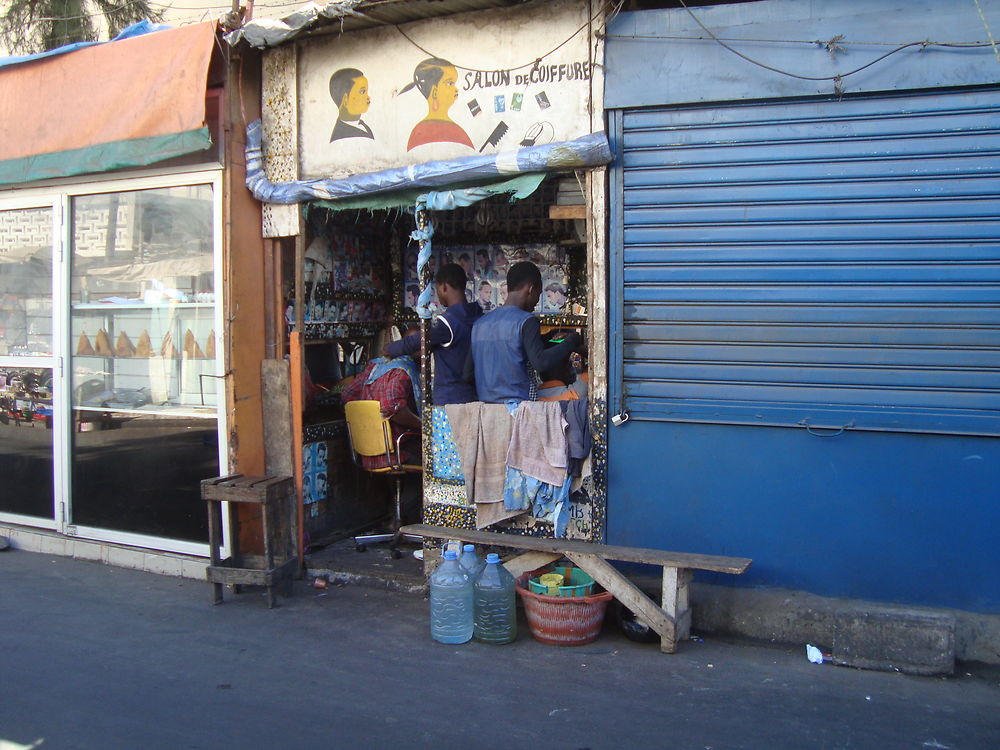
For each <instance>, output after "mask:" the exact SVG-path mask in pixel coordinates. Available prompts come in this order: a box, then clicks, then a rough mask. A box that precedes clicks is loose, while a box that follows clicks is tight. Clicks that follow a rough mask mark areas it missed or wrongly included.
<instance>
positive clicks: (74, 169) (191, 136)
mask: <svg viewBox="0 0 1000 750" xmlns="http://www.w3.org/2000/svg"><path fill="white" fill-rule="evenodd" d="M211 145H212V137H211V136H210V135H209V133H208V128H207V127H202V128H198V129H197V130H188V131H185V132H183V133H172V134H170V135H156V136H149V137H146V138H131V139H129V140H124V141H113V142H111V143H101V144H99V145H97V146H87V147H86V148H75V149H70V150H68V151H55V152H52V153H48V154H36V155H34V156H25V157H21V158H19V159H7V160H5V161H0V184H12V183H21V182H33V181H35V180H47V179H50V178H52V177H70V176H72V175H78V174H96V173H98V172H109V171H111V170H113V169H123V168H125V167H142V166H145V165H147V164H155V163H156V162H160V161H164V160H166V159H172V158H173V157H175V156H181V155H183V154H190V153H193V152H195V151H204V150H205V149H207V148H209V147H210V146H211Z"/></svg>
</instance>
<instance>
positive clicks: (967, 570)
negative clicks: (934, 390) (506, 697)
mask: <svg viewBox="0 0 1000 750" xmlns="http://www.w3.org/2000/svg"><path fill="white" fill-rule="evenodd" d="M610 459H611V460H610V467H609V473H610V477H609V486H610V500H609V509H608V539H609V541H611V542H612V543H614V544H627V545H635V546H641V547H653V548H659V549H673V550H681V551H690V552H700V553H709V554H718V555H735V556H741V557H750V558H753V561H754V562H753V566H752V567H751V568H750V570H749V571H748V572H747V573H746V574H744V575H743V576H740V577H739V579H738V580H737V579H734V578H733V577H732V576H722V575H718V576H715V577H714V578H713V579H712V582H714V583H720V584H724V585H733V584H734V583H735V584H737V585H741V586H781V587H785V588H791V589H801V590H805V591H810V592H813V593H817V594H822V595H825V596H838V597H854V598H865V599H872V600H876V601H892V602H903V603H907V604H916V605H930V606H941V607H959V608H962V609H968V610H972V611H978V612H987V613H1000V579H998V578H997V576H996V575H994V566H993V564H992V561H993V560H995V558H996V539H995V533H994V531H995V529H996V528H997V524H998V523H1000V503H998V502H997V492H996V488H997V487H998V486H1000V439H997V438H981V437H955V436H943V435H901V434H890V433H874V432H861V431H857V432H851V431H847V432H844V433H843V434H842V435H838V436H836V437H829V438H826V437H817V436H814V435H810V434H809V433H807V432H806V431H805V430H801V429H800V430H793V429H786V428H780V427H772V428H767V427H746V426H735V425H707V424H683V423H669V422H641V421H629V422H628V423H627V424H626V425H624V426H623V427H622V428H620V430H618V431H615V430H612V435H611V457H610ZM650 465H655V466H656V467H657V468H656V475H655V477H654V478H649V476H648V473H647V470H646V467H648V466H650ZM637 477H643V478H645V479H644V481H636V478H637ZM705 580H709V578H708V577H706V579H705Z"/></svg>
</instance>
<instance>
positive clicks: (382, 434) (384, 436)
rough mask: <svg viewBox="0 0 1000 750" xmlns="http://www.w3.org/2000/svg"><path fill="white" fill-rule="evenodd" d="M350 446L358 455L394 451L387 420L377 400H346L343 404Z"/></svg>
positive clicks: (372, 454) (382, 453) (383, 453)
mask: <svg viewBox="0 0 1000 750" xmlns="http://www.w3.org/2000/svg"><path fill="white" fill-rule="evenodd" d="M344 415H345V416H346V417H347V430H348V433H349V435H350V438H351V447H352V448H353V449H354V452H355V453H357V454H358V455H359V456H384V455H385V454H386V451H387V450H388V452H389V453H395V452H396V450H395V446H394V445H393V443H392V432H391V431H390V429H389V420H388V419H386V418H385V417H383V416H382V407H381V406H380V404H379V402H378V401H348V402H347V403H346V404H344Z"/></svg>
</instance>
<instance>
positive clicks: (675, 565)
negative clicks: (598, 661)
mask: <svg viewBox="0 0 1000 750" xmlns="http://www.w3.org/2000/svg"><path fill="white" fill-rule="evenodd" d="M401 531H402V532H404V533H406V534H415V535H417V536H423V537H430V538H434V539H457V540H459V541H461V542H468V543H470V544H480V545H489V546H494V547H509V548H513V549H519V550H526V552H525V553H524V554H522V555H519V556H518V557H515V558H514V559H512V560H509V561H507V562H505V563H504V566H505V567H506V568H507V569H508V570H509V571H510V572H511V573H512V574H513V575H514V576H515V577H517V576H519V575H521V574H522V573H524V572H527V571H529V570H536V569H538V568H540V567H542V566H543V565H547V564H549V563H550V562H553V561H554V560H558V559H559V558H561V557H566V558H569V560H571V561H572V562H573V563H574V564H576V565H577V566H578V567H579V568H582V569H583V570H584V571H585V572H586V573H588V574H589V575H590V576H591V577H592V578H593V579H594V580H595V581H597V582H598V583H599V584H601V586H603V587H604V588H605V589H606V590H607V591H609V592H611V595H612V596H614V597H615V598H616V599H617V600H618V601H620V602H621V603H622V604H623V605H625V606H626V607H628V608H629V609H630V610H632V611H633V612H634V613H635V614H636V615H637V616H638V617H639V618H641V619H642V621H643V622H645V623H646V624H648V625H649V626H650V628H652V629H653V630H654V631H655V632H656V634H657V635H659V636H660V650H661V651H662V652H663V653H665V654H672V653H674V652H675V651H677V642H678V641H682V640H685V639H686V638H687V637H688V635H689V633H690V629H691V609H690V607H689V605H688V585H689V584H690V582H691V572H692V571H694V570H711V571H714V572H716V573H731V574H733V575H739V574H741V573H744V572H746V570H747V568H749V567H750V563H751V562H752V561H751V560H750V559H748V558H745V557H720V556H718V555H694V554H689V553H687V552H664V551H662V550H655V549H642V548H640V547H618V546H614V545H608V544H596V543H593V542H583V541H578V540H575V539H547V538H543V537H534V536H518V535H514V534H498V533H497V532H495V531H471V530H468V529H452V528H448V527H445V526H429V525H427V524H411V525H409V526H404V527H403V528H402V529H401ZM608 560H618V561H619V562H631V563H645V564H647V565H659V566H661V567H662V568H663V587H662V597H663V598H662V600H661V601H662V603H661V606H657V605H656V603H655V602H654V601H653V600H652V599H650V598H649V597H648V596H646V594H645V593H644V592H643V591H642V590H641V589H639V587H638V586H636V585H635V584H634V583H632V582H631V581H630V580H629V579H628V578H626V577H625V576H624V575H622V574H621V573H619V572H618V571H617V570H616V569H615V568H614V567H613V566H612V565H611V564H610V563H609V562H608Z"/></svg>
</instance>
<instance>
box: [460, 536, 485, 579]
mask: <svg viewBox="0 0 1000 750" xmlns="http://www.w3.org/2000/svg"><path fill="white" fill-rule="evenodd" d="M458 564H459V565H461V566H462V570H464V571H465V574H466V575H467V576H469V580H470V581H472V585H473V586H474V585H475V584H476V579H477V578H479V574H480V573H482V572H483V568H485V567H486V561H485V560H483V558H481V557H480V556H479V555H477V554H476V545H474V544H466V545H465V546H464V547H463V548H462V556H461V557H459V558H458Z"/></svg>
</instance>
